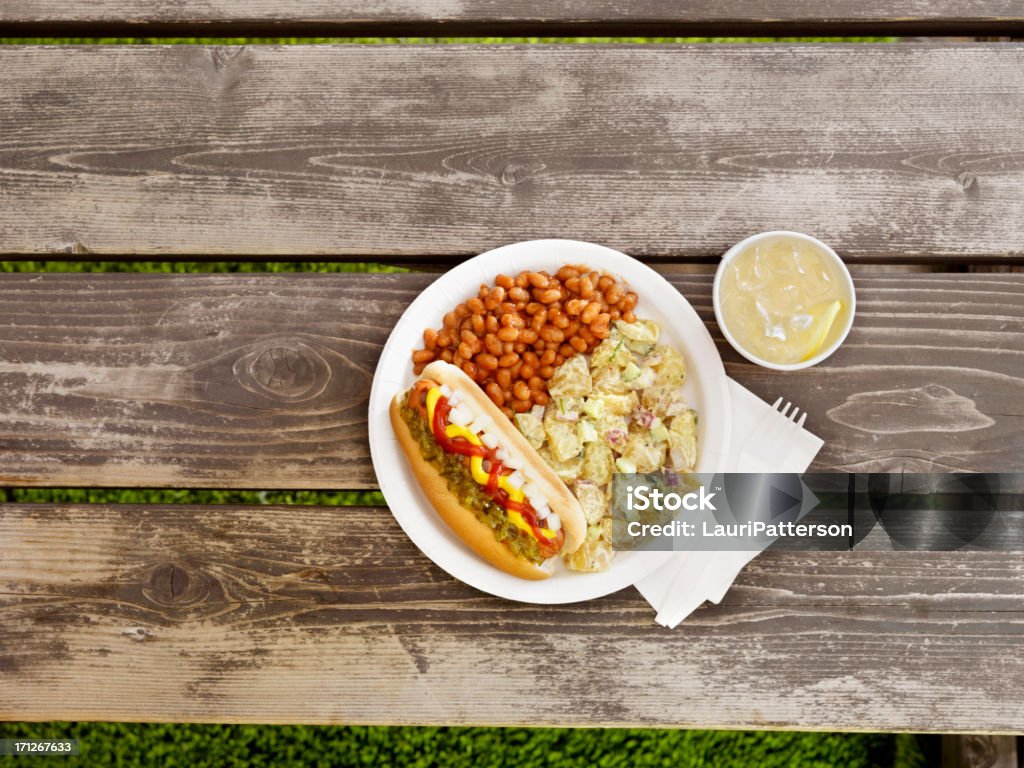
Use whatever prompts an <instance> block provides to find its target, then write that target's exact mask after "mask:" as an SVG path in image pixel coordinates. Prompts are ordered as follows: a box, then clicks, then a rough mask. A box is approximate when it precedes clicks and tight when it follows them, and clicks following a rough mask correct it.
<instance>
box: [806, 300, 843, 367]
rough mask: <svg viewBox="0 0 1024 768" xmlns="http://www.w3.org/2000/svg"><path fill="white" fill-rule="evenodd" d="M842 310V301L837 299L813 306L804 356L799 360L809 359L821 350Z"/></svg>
mask: <svg viewBox="0 0 1024 768" xmlns="http://www.w3.org/2000/svg"><path fill="white" fill-rule="evenodd" d="M842 311H843V302H841V301H839V300H838V299H836V300H835V301H830V302H829V303H828V304H825V305H824V306H823V307H820V308H819V307H815V311H814V312H813V313H812V314H813V316H814V320H813V321H812V323H811V327H810V328H809V329H808V331H807V346H806V347H805V350H804V356H803V357H801V358H800V360H801V361H803V360H810V359H811V358H812V357H814V356H815V355H816V354H818V352H820V351H821V348H822V347H823V346H825V340H826V339H827V338H828V334H829V331H831V330H832V326H833V325H834V324H835V322H836V318H837V317H839V313H840V312H842Z"/></svg>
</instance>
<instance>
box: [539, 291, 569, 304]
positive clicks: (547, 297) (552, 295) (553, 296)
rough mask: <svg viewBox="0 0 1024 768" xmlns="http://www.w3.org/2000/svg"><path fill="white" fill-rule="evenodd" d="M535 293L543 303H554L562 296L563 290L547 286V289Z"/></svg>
mask: <svg viewBox="0 0 1024 768" xmlns="http://www.w3.org/2000/svg"><path fill="white" fill-rule="evenodd" d="M533 295H534V298H535V299H537V301H539V302H540V303H541V304H553V303H554V302H556V301H559V300H560V299H561V298H562V292H561V291H560V290H558V289H557V288H547V289H545V290H540V291H534V294H533Z"/></svg>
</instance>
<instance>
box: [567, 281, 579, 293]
mask: <svg viewBox="0 0 1024 768" xmlns="http://www.w3.org/2000/svg"><path fill="white" fill-rule="evenodd" d="M565 288H566V290H567V291H569V293H579V292H580V279H579V278H578V277H570V278H569V279H568V280H566V281H565Z"/></svg>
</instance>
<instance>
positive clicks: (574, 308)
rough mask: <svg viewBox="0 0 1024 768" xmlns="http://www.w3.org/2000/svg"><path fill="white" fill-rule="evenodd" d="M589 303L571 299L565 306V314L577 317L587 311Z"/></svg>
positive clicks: (584, 300) (583, 300)
mask: <svg viewBox="0 0 1024 768" xmlns="http://www.w3.org/2000/svg"><path fill="white" fill-rule="evenodd" d="M588 303H589V302H588V301H587V300H586V299H570V300H569V301H567V302H566V304H565V312H566V314H567V315H571V316H573V317H575V316H576V315H578V314H580V313H581V312H582V311H583V310H584V309H586V306H587V304H588Z"/></svg>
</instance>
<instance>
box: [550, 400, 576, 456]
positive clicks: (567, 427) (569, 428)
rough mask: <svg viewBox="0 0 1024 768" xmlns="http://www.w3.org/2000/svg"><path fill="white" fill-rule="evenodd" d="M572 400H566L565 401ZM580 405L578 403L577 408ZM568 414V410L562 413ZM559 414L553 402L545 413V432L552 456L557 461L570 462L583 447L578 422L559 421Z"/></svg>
mask: <svg viewBox="0 0 1024 768" xmlns="http://www.w3.org/2000/svg"><path fill="white" fill-rule="evenodd" d="M571 399H572V398H564V400H571ZM578 405H579V404H578V403H577V407H578ZM567 412H570V411H569V410H568V409H566V410H565V411H562V413H567ZM559 413H560V410H559V408H558V407H557V406H556V403H554V402H552V404H551V405H549V406H548V408H547V410H546V411H545V413H544V432H545V433H546V434H547V436H548V447H549V448H550V449H551V455H552V456H554V457H555V459H556V460H557V461H568V460H569V459H571V458H572V457H573V456H576V455H577V454H579V453H580V449H581V448H582V445H581V444H580V436H579V432H578V431H577V429H576V422H575V421H563V420H562V419H559V418H558V416H559ZM577 413H578V411H577Z"/></svg>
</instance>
